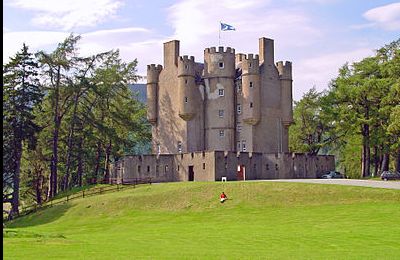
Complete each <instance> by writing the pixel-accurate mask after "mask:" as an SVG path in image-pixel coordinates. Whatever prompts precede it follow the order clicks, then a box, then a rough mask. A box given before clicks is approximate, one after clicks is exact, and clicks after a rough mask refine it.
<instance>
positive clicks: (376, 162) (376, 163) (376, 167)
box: [374, 145, 379, 176]
mask: <svg viewBox="0 0 400 260" xmlns="http://www.w3.org/2000/svg"><path fill="white" fill-rule="evenodd" d="M378 172H379V149H378V146H376V145H375V146H374V176H378Z"/></svg>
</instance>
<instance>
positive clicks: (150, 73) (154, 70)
mask: <svg viewBox="0 0 400 260" xmlns="http://www.w3.org/2000/svg"><path fill="white" fill-rule="evenodd" d="M162 69H163V67H162V66H161V65H156V64H150V65H147V84H151V83H158V77H159V75H160V72H161V71H162Z"/></svg>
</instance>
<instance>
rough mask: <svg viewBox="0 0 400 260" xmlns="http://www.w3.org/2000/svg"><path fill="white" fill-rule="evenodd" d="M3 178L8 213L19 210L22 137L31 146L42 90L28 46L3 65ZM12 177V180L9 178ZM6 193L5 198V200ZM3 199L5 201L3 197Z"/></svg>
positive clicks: (12, 213) (32, 144)
mask: <svg viewBox="0 0 400 260" xmlns="http://www.w3.org/2000/svg"><path fill="white" fill-rule="evenodd" d="M3 80H4V85H3V128H4V130H5V131H4V133H5V135H3V141H4V143H5V144H4V146H3V160H4V161H3V165H5V167H4V166H3V180H4V176H6V178H5V180H6V182H5V184H6V185H7V184H11V185H12V186H11V187H9V188H6V189H5V188H4V186H3V201H4V191H5V190H6V191H10V190H12V196H11V205H12V210H11V213H10V216H11V217H12V216H13V215H16V214H18V213H19V209H18V208H19V189H20V170H21V158H22V151H23V141H26V140H27V141H29V142H28V143H29V148H33V147H34V146H35V133H36V132H38V131H39V130H40V129H39V127H38V126H37V125H36V124H35V122H34V119H35V116H34V114H33V109H34V107H35V106H37V105H38V104H40V102H41V100H42V97H43V95H42V93H41V89H40V85H39V79H38V64H37V62H36V60H35V58H34V56H33V54H32V53H30V52H29V50H28V47H27V46H26V45H25V44H23V46H22V49H21V50H20V51H19V52H17V53H16V55H15V56H14V57H12V58H11V60H10V62H9V63H7V64H6V65H5V66H4V67H3ZM11 179H12V181H10V180H11ZM8 198H9V197H8V196H6V199H7V200H8ZM7 200H6V201H7Z"/></svg>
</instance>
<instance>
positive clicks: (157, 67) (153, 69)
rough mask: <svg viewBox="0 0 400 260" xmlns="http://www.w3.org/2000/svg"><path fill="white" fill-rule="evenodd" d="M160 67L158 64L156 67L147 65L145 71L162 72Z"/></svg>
mask: <svg viewBox="0 0 400 260" xmlns="http://www.w3.org/2000/svg"><path fill="white" fill-rule="evenodd" d="M162 68H163V67H162V65H160V64H158V65H156V64H150V65H147V71H154V72H157V71H158V72H160V71H161V70H162Z"/></svg>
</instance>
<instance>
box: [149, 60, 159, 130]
mask: <svg viewBox="0 0 400 260" xmlns="http://www.w3.org/2000/svg"><path fill="white" fill-rule="evenodd" d="M161 70H162V66H161V65H157V66H156V65H155V64H150V65H147V119H148V120H149V122H150V123H151V124H156V123H157V109H158V104H157V103H158V81H159V76H160V72H161Z"/></svg>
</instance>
